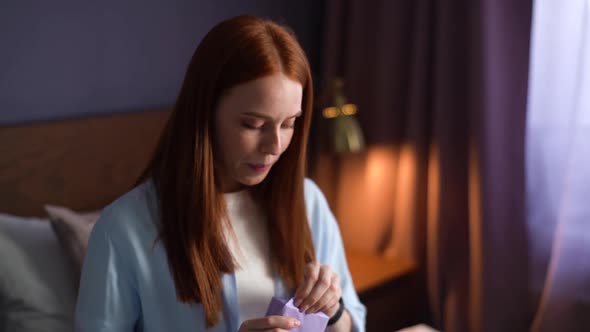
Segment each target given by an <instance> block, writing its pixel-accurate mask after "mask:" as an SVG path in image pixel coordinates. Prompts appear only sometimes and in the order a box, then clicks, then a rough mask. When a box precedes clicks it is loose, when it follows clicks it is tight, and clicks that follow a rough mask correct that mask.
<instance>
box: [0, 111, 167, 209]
mask: <svg viewBox="0 0 590 332" xmlns="http://www.w3.org/2000/svg"><path fill="white" fill-rule="evenodd" d="M168 116H169V111H168V110H157V111H148V112H138V113H124V114H115V115H110V116H101V117H93V118H85V119H75V120H64V121H55V122H48V123H41V124H32V125H22V126H12V127H0V213H9V214H14V215H21V216H44V215H45V213H44V211H43V204H47V203H49V204H56V205H63V206H67V207H70V208H71V209H74V210H78V211H85V210H94V209H99V208H102V207H104V206H105V205H107V204H108V203H110V202H112V201H113V200H114V199H115V198H117V197H118V196H120V195H121V194H123V193H125V192H126V191H128V190H129V189H131V187H132V185H133V183H134V182H135V181H136V180H137V177H138V176H139V174H140V173H141V171H143V168H144V167H145V166H146V164H147V161H148V160H149V158H150V157H151V154H152V152H153V150H154V148H155V145H156V142H157V140H158V138H159V136H160V133H161V131H162V129H163V127H164V124H165V122H166V120H167V118H168Z"/></svg>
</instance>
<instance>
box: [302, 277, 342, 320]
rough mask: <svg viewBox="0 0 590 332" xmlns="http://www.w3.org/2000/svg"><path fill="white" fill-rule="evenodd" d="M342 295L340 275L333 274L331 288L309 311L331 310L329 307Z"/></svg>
mask: <svg viewBox="0 0 590 332" xmlns="http://www.w3.org/2000/svg"><path fill="white" fill-rule="evenodd" d="M341 296H342V289H341V288H340V277H339V276H338V275H337V274H335V273H334V274H332V282H331V284H330V287H329V289H328V290H327V291H326V292H325V293H324V295H323V296H322V297H320V299H319V300H318V301H317V302H316V303H315V304H314V305H312V306H311V307H310V308H309V309H308V310H307V312H310V313H316V312H319V311H323V312H325V313H326V312H329V309H330V308H332V307H333V306H334V305H336V304H337V303H338V301H339V300H340V297H341Z"/></svg>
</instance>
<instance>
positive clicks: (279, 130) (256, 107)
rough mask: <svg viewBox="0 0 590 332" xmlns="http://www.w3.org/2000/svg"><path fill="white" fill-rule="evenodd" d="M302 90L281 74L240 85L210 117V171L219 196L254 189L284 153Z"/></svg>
mask: <svg viewBox="0 0 590 332" xmlns="http://www.w3.org/2000/svg"><path fill="white" fill-rule="evenodd" d="M302 95H303V87H302V86H301V84H300V83H299V82H297V81H293V80H291V79H289V78H288V77H286V76H285V75H284V74H274V75H271V76H266V77H263V78H260V79H257V80H254V81H250V82H246V83H243V84H240V85H238V86H236V87H234V88H232V89H230V90H229V91H228V92H226V93H225V94H224V95H223V96H222V97H221V100H220V101H219V104H218V107H217V110H216V112H215V126H216V128H215V129H216V137H215V164H216V165H215V167H216V172H217V173H218V175H219V179H220V184H221V189H222V191H223V192H232V191H236V190H239V189H241V188H242V187H244V186H252V185H256V184H259V183H260V182H262V180H264V179H265V178H266V176H267V175H268V172H269V171H270V168H271V167H272V166H273V164H274V163H276V162H277V160H278V159H279V157H280V156H281V154H282V153H283V152H284V151H285V150H286V149H287V147H288V146H289V143H291V139H292V137H293V132H294V126H295V125H296V124H295V123H296V119H297V117H299V116H300V115H301V99H302Z"/></svg>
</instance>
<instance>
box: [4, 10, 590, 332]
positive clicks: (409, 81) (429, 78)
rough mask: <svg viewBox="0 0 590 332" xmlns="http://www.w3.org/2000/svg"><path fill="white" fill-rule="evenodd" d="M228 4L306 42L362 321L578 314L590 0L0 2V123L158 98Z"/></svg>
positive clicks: (81, 114) (584, 316)
mask: <svg viewBox="0 0 590 332" xmlns="http://www.w3.org/2000/svg"><path fill="white" fill-rule="evenodd" d="M239 14H254V15H258V16H262V17H266V18H271V19H273V20H276V21H278V22H281V23H284V24H286V25H288V26H290V27H291V28H292V30H293V31H294V32H295V34H296V35H297V37H298V39H299V41H300V42H301V44H302V46H303V48H304V49H305V51H306V52H307V55H308V57H309V59H310V62H311V67H312V71H313V76H314V85H315V90H316V91H315V92H316V100H315V114H314V116H315V119H314V123H313V126H312V131H311V137H310V144H309V167H308V171H309V176H310V177H311V178H312V179H314V180H315V181H316V182H317V183H318V185H319V186H320V187H321V189H322V190H323V192H324V194H325V195H326V197H327V199H328V202H329V204H330V206H331V208H332V210H333V212H334V214H335V215H336V217H337V219H338V221H339V223H340V227H341V232H342V236H343V239H344V242H345V246H346V248H347V255H348V259H349V265H350V268H351V272H352V274H353V278H354V281H355V286H356V287H357V290H358V291H359V294H360V296H361V299H362V300H363V302H364V303H365V304H366V305H367V307H368V309H369V312H368V321H367V328H368V330H369V331H395V330H398V329H401V328H403V327H408V326H412V325H416V324H427V325H429V326H431V327H433V328H436V329H438V330H444V331H494V332H496V331H588V330H590V205H589V204H587V201H586V199H587V197H589V196H590V157H589V156H590V0H568V1H560V0H528V1H526V0H454V1H436V0H399V1H386V0H369V1H366V0H362V1H361V0H341V1H338V0H299V1H291V0H289V1H272V0H253V1H238V0H235V1H206V0H192V1H188V0H169V1H153V0H148V1H112V0H104V1H99V2H82V1H50V2H44V1H34V0H31V1H4V2H2V3H1V4H0V45H1V46H0V126H1V127H4V128H9V127H18V126H23V125H30V124H33V123H44V122H51V121H56V120H63V119H78V118H85V117H94V116H103V115H105V116H106V115H112V114H120V113H133V112H139V111H145V110H148V109H168V108H170V107H171V106H172V105H173V103H174V101H175V98H176V96H177V93H178V91H179V88H180V85H181V83H182V79H183V76H184V73H185V70H186V67H187V65H188V62H189V60H190V57H191V55H192V53H193V51H194V49H195V47H196V45H197V44H198V43H199V41H200V40H201V38H202V37H203V36H204V34H205V33H206V32H207V31H208V30H209V29H210V28H211V27H212V26H213V25H215V24H216V23H218V22H219V21H221V20H223V19H226V18H229V17H232V16H235V15H239ZM0 199H2V197H0ZM0 212H1V211H0Z"/></svg>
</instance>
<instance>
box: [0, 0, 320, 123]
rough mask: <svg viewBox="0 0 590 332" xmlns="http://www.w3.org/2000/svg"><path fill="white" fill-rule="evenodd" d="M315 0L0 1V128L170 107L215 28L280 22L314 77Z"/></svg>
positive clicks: (317, 42) (316, 41) (317, 3)
mask: <svg viewBox="0 0 590 332" xmlns="http://www.w3.org/2000/svg"><path fill="white" fill-rule="evenodd" d="M322 6H323V1H314V0H299V1H295V0H292V1H275V0H255V1H253V0H249V1H244V0H234V1H213V0H209V1H207V0H193V1H188V0H185V1H183V0H167V1H164V0H160V1H156V0H143V1H121V0H103V1H60V0H58V1H41V0H36V1H35V0H29V1H26V0H25V1H16V0H14V1H11V0H8V1H3V2H2V3H1V4H0V125H9V124H19V123H28V122H37V121H46V120H52V119H61V118H70V117H83V116H88V115H94V114H109V113H114V112H127V111H136V110H144V109H149V108H158V107H165V106H170V105H172V104H173V102H174V100H175V98H176V95H177V93H178V90H179V88H180V84H181V83H182V79H183V76H184V71H185V69H186V67H187V65H188V62H189V60H190V57H191V55H192V53H193V51H194V49H195V48H196V46H197V44H198V43H199V41H200V40H201V38H202V37H203V36H204V35H205V33H206V32H207V31H208V30H209V29H210V28H211V27H212V26H213V25H214V24H216V23H217V22H219V21H220V20H222V19H225V18H229V17H231V16H235V15H238V14H255V15H259V16H263V17H267V18H272V19H275V20H277V21H280V22H283V23H286V24H288V25H289V26H291V27H292V28H293V30H294V31H295V33H296V34H297V35H298V37H299V39H300V41H301V43H302V45H303V47H304V48H305V49H306V51H307V52H308V55H309V57H310V61H311V63H312V67H313V68H312V69H313V70H314V71H317V65H318V61H317V59H319V54H318V53H319V48H320V42H321V41H320V38H321V19H322V15H323V14H322V9H323V7H322Z"/></svg>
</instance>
